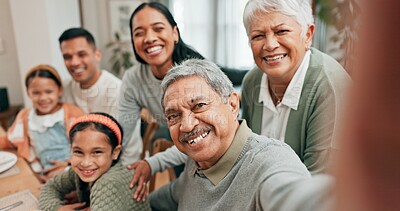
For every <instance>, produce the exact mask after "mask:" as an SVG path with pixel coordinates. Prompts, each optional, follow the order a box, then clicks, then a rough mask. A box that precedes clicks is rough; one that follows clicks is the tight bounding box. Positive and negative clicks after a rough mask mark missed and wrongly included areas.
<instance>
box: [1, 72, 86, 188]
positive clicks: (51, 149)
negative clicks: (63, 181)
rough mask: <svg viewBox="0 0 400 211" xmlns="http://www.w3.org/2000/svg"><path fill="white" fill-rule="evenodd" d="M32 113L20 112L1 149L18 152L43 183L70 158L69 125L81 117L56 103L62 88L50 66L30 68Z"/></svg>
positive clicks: (27, 83) (27, 82)
mask: <svg viewBox="0 0 400 211" xmlns="http://www.w3.org/2000/svg"><path fill="white" fill-rule="evenodd" d="M25 86H26V90H27V94H28V97H29V98H30V99H31V100H32V104H33V109H29V108H26V109H23V110H21V111H20V112H19V113H18V115H17V117H16V120H15V121H14V123H13V125H12V126H11V127H10V128H9V129H8V131H7V134H5V135H3V136H1V137H0V148H3V149H4V148H15V147H16V148H17V153H18V155H19V156H21V157H23V158H24V159H26V160H27V161H28V162H29V163H30V165H31V167H32V169H33V171H34V172H36V173H40V175H41V176H40V178H39V179H42V181H43V182H44V181H46V180H47V179H49V178H50V177H52V176H54V175H55V174H57V173H60V172H62V171H64V169H65V167H66V166H67V165H68V163H67V160H68V158H69V157H70V147H69V141H68V137H67V131H68V129H69V127H68V126H69V125H70V123H71V122H72V121H73V120H74V119H75V118H77V117H79V116H82V115H83V111H82V110H80V109H79V108H78V107H76V106H74V105H70V104H65V103H61V102H60V101H59V99H60V97H61V95H62V92H63V88H62V83H61V78H60V75H59V74H58V73H57V71H56V70H55V69H54V68H53V67H51V66H49V65H38V66H35V67H33V68H32V69H31V70H29V72H28V73H27V75H26V77H25Z"/></svg>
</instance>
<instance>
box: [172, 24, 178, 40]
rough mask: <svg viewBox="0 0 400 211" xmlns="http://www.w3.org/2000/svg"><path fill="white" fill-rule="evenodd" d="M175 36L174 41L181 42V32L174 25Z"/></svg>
mask: <svg viewBox="0 0 400 211" xmlns="http://www.w3.org/2000/svg"><path fill="white" fill-rule="evenodd" d="M173 30H174V31H173V38H174V43H175V44H177V43H178V42H179V32H178V27H177V26H174V29H173Z"/></svg>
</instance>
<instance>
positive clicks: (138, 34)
mask: <svg viewBox="0 0 400 211" xmlns="http://www.w3.org/2000/svg"><path fill="white" fill-rule="evenodd" d="M143 35H144V31H143V30H138V31H135V32H134V33H133V36H134V37H142V36H143Z"/></svg>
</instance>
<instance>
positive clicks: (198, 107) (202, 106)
mask: <svg viewBox="0 0 400 211" xmlns="http://www.w3.org/2000/svg"><path fill="white" fill-rule="evenodd" d="M207 105H208V104H207V103H203V102H201V103H197V104H195V105H194V106H193V108H192V111H193V112H202V111H204V110H206V108H207Z"/></svg>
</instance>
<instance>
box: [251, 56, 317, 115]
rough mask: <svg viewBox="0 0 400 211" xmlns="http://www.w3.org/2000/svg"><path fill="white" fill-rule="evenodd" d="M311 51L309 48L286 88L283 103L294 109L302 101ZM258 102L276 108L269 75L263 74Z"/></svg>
mask: <svg viewBox="0 0 400 211" xmlns="http://www.w3.org/2000/svg"><path fill="white" fill-rule="evenodd" d="M310 56H311V51H310V50H308V51H307V52H306V54H305V55H304V58H303V61H302V62H301V64H300V66H299V68H298V69H297V71H296V73H295V74H294V76H293V78H292V80H291V81H290V83H289V86H288V87H287V89H286V92H285V95H284V96H283V98H282V102H281V104H283V105H286V106H288V107H289V108H291V109H293V110H297V107H298V105H299V102H300V96H301V91H302V88H303V84H304V79H305V77H306V73H307V69H308V67H309V64H310ZM258 102H259V103H261V102H262V103H263V104H264V106H266V107H268V108H275V105H274V103H273V102H272V97H271V94H270V93H269V89H268V76H267V74H265V73H264V74H263V76H262V78H261V84H260V95H259V97H258Z"/></svg>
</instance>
